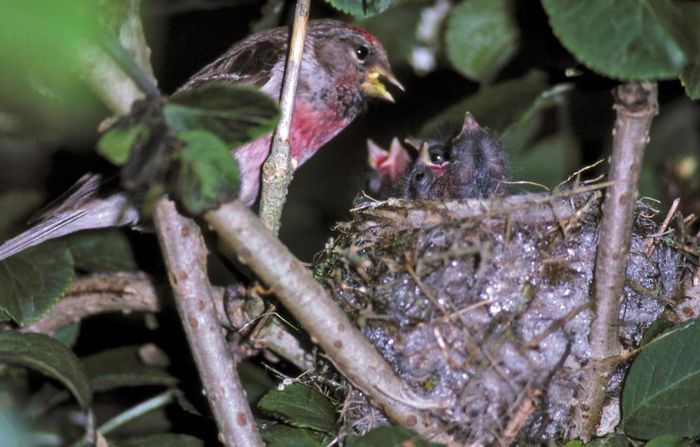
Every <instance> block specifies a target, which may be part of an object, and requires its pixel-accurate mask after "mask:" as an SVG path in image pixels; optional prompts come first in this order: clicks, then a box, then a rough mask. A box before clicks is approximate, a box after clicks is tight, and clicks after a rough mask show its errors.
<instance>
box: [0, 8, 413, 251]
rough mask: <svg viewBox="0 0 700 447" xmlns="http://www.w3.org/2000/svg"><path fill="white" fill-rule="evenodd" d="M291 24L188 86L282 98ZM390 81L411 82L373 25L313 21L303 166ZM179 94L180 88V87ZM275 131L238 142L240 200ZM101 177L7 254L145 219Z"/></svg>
mask: <svg viewBox="0 0 700 447" xmlns="http://www.w3.org/2000/svg"><path fill="white" fill-rule="evenodd" d="M288 33H289V30H288V28H287V27H280V28H273V29H269V30H266V31H262V32H259V33H255V34H253V35H251V36H249V37H247V38H246V39H244V40H242V41H240V42H238V43H236V44H234V45H233V46H232V47H231V48H230V49H229V50H228V51H227V52H226V53H224V54H223V55H222V56H221V57H219V58H218V59H216V60H215V61H214V62H212V63H211V64H209V65H207V66H206V67H204V68H203V69H201V70H200V71H199V72H198V73H196V74H195V75H194V76H192V77H191V78H190V79H189V80H188V81H187V82H186V83H185V84H184V85H183V86H182V87H181V88H180V91H184V90H191V89H194V88H197V87H198V86H200V85H202V84H205V83H207V82H210V81H218V82H231V83H245V84H251V85H254V86H256V87H257V88H259V89H260V91H262V92H264V93H267V94H269V95H270V96H272V97H274V98H275V99H277V98H279V95H280V92H281V89H282V80H283V76H284V67H285V62H286V56H287V52H288V35H289V34H288ZM385 81H388V82H389V83H391V84H393V85H395V86H396V87H398V88H399V89H403V87H402V86H401V84H400V83H399V82H398V81H397V80H396V78H395V77H394V75H393V74H392V72H391V69H390V67H389V61H388V58H387V55H386V52H385V50H384V48H383V46H382V44H381V43H380V42H379V40H378V39H377V38H376V37H375V36H373V35H372V34H370V33H369V32H367V31H365V30H363V29H361V28H358V27H356V26H354V25H350V24H346V23H343V22H339V21H337V20H312V21H310V22H309V26H308V29H307V35H306V42H305V47H304V53H303V57H302V63H301V69H300V73H299V84H298V87H297V92H296V97H295V103H294V111H293V118H292V125H291V132H290V145H291V155H292V157H293V159H294V161H295V166H296V167H299V166H301V165H302V164H303V163H304V162H305V161H307V160H308V159H309V158H310V157H311V156H312V155H313V154H314V153H316V151H317V150H318V149H320V148H321V146H323V145H324V144H325V143H326V142H328V141H329V140H330V139H332V138H333V137H334V136H335V135H337V134H338V132H340V131H341V130H343V129H344V128H345V127H346V126H347V125H348V124H350V123H351V122H352V121H353V120H354V119H355V118H356V117H357V116H358V115H359V114H360V113H361V112H362V111H363V109H364V108H365V106H366V103H367V100H368V98H370V97H375V98H379V99H382V100H385V101H393V97H392V95H391V94H390V93H389V91H388V90H387V88H386V85H385V84H384V82H385ZM176 94H177V93H176ZM270 142H271V135H266V136H263V137H260V138H258V139H257V140H254V141H252V142H250V143H248V144H246V145H244V146H241V147H239V148H236V149H233V150H232V152H233V154H234V156H235V157H236V159H237V160H238V165H239V169H240V175H241V189H240V193H239V199H240V200H241V201H242V202H243V203H245V204H246V205H252V204H253V203H254V202H255V200H256V198H257V195H258V190H259V187H260V171H261V168H262V164H263V163H264V161H265V159H266V158H267V156H268V155H269V152H270ZM99 183H100V181H99V177H96V176H92V177H90V176H87V177H84V178H83V179H81V181H80V182H79V184H78V185H76V187H74V189H73V191H72V192H71V194H70V195H69V196H68V198H67V199H66V200H65V201H64V202H62V203H61V204H60V205H59V206H58V207H56V208H54V209H51V210H49V211H48V212H47V213H44V215H43V216H44V217H43V218H42V219H43V220H41V221H40V222H38V223H37V224H36V225H35V226H34V227H32V228H30V229H29V230H27V231H26V232H25V233H22V234H20V235H19V236H16V237H15V238H13V239H10V240H9V241H7V242H5V243H4V244H3V245H1V246H0V260H1V259H4V258H7V257H8V256H12V255H13V254H15V253H18V252H20V251H22V250H24V249H26V248H29V247H32V246H34V245H37V244H39V243H41V242H44V241H46V240H49V239H53V238H56V237H60V236H63V235H66V234H70V233H74V232H76V231H80V230H86V229H95V228H105V227H111V226H120V225H137V224H138V221H139V216H138V211H137V209H136V207H135V206H134V204H133V203H132V202H131V200H130V198H129V197H128V196H127V195H126V193H123V192H120V193H115V194H108V195H106V196H104V195H103V196H99V194H97V192H98V191H99V189H100V188H99Z"/></svg>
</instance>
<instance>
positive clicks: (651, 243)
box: [645, 198, 681, 258]
mask: <svg viewBox="0 0 700 447" xmlns="http://www.w3.org/2000/svg"><path fill="white" fill-rule="evenodd" d="M680 203H681V199H680V198H676V200H674V201H673V203H672V204H671V208H669V210H668V213H666V217H664V221H663V222H662V223H661V226H660V227H659V230H658V231H657V232H656V233H654V234H652V235H650V236H649V240H648V241H647V243H646V250H645V252H646V255H647V258H648V257H650V256H651V255H652V254H653V253H654V247H655V243H656V239H658V238H660V237H661V236H664V235H665V234H666V228H668V224H670V223H671V219H673V216H674V215H675V214H676V210H677V209H678V205H680Z"/></svg>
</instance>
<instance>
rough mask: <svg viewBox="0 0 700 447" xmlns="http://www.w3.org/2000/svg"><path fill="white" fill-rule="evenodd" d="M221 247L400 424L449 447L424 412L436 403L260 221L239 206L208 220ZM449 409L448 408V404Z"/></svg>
mask: <svg viewBox="0 0 700 447" xmlns="http://www.w3.org/2000/svg"><path fill="white" fill-rule="evenodd" d="M204 218H205V220H206V221H207V223H208V224H209V225H210V226H211V227H212V228H213V229H214V231H216V233H217V234H218V235H219V237H220V238H221V240H222V242H223V243H224V244H225V245H226V246H227V247H230V248H231V249H232V251H233V252H235V253H236V254H237V255H238V261H240V262H243V263H245V264H246V265H248V266H249V267H250V268H251V269H252V270H253V271H254V272H255V274H256V275H257V276H258V277H259V278H260V279H261V280H262V281H263V282H264V283H266V284H267V285H268V286H270V287H271V289H272V291H273V292H274V293H275V295H276V296H277V297H278V298H279V299H280V301H281V302H282V303H283V304H284V306H285V308H286V309H287V310H289V311H290V312H291V313H292V315H294V317H295V318H296V319H297V320H298V321H299V322H300V323H301V324H302V326H303V327H304V329H305V330H306V331H307V332H308V333H309V335H310V336H311V339H312V341H314V343H317V344H318V345H319V346H321V347H322V348H323V349H324V350H325V352H326V353H327V354H328V356H329V358H330V359H331V360H332V361H333V363H334V364H335V365H336V366H337V367H338V369H339V370H340V371H341V372H342V373H343V375H345V377H347V378H348V380H350V381H351V382H352V383H353V384H354V385H355V386H356V387H357V388H359V389H360V390H362V391H363V392H364V393H365V394H366V395H367V396H369V397H370V399H371V400H372V402H373V403H374V404H375V405H376V406H377V407H379V408H381V409H382V410H384V412H385V413H386V414H387V415H388V416H389V418H390V419H391V420H392V421H393V422H394V423H396V424H399V425H401V426H403V427H407V428H409V429H412V430H414V431H416V432H418V433H420V434H422V435H424V436H426V437H428V438H432V440H434V441H438V442H445V443H450V442H451V441H452V440H451V438H450V437H449V436H448V435H446V434H445V433H444V432H443V430H444V428H443V427H440V426H439V425H438V422H437V421H436V420H434V419H430V417H429V416H427V415H425V414H423V412H421V411H420V408H436V407H437V406H438V405H437V404H436V403H434V402H430V401H425V400H424V399H421V398H420V397H418V396H416V395H415V394H414V393H413V392H412V390H410V388H408V387H407V386H406V384H404V383H403V381H402V380H401V379H400V378H399V377H398V376H397V375H396V374H395V373H394V371H393V370H392V369H391V367H390V366H389V364H388V363H387V362H386V360H384V358H383V357H382V356H381V355H380V354H379V352H377V350H376V349H375V348H374V346H372V345H371V344H370V343H369V341H368V340H367V339H366V338H365V337H364V336H363V335H362V333H361V332H360V331H359V330H358V329H357V328H356V327H355V325H354V324H353V323H352V322H350V320H349V319H348V317H347V315H345V313H344V312H343V311H342V310H341V309H340V307H339V306H338V305H337V303H335V301H333V299H332V298H331V297H330V295H329V294H328V291H326V290H325V289H324V288H323V286H321V285H320V284H319V283H318V282H316V281H315V280H314V278H313V276H312V275H311V273H310V272H309V271H308V270H307V269H306V267H305V266H304V265H303V264H302V263H301V261H299V260H298V259H296V258H295V257H294V256H293V255H292V254H291V253H290V252H289V250H288V249H287V247H285V246H284V245H283V244H282V242H280V241H279V239H277V238H276V237H275V236H274V235H273V234H272V233H271V232H270V231H268V230H266V229H265V228H263V227H262V226H261V224H260V221H259V220H258V218H257V217H256V216H255V214H253V213H252V212H251V211H250V210H249V209H248V208H246V207H245V206H244V205H243V204H241V203H240V202H232V203H228V204H226V205H223V206H221V207H220V208H219V209H217V210H215V211H209V212H208V213H206V214H205V215H204ZM445 405H447V404H445Z"/></svg>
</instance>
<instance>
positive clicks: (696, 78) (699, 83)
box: [681, 61, 700, 99]
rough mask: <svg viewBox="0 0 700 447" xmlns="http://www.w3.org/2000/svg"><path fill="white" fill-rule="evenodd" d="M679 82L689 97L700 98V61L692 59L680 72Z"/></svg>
mask: <svg viewBox="0 0 700 447" xmlns="http://www.w3.org/2000/svg"><path fill="white" fill-rule="evenodd" d="M681 83H682V84H683V87H685V93H686V94H687V95H688V96H690V98H691V99H700V61H693V62H691V63H689V64H688V66H687V67H685V69H684V70H683V73H681Z"/></svg>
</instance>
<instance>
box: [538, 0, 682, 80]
mask: <svg viewBox="0 0 700 447" xmlns="http://www.w3.org/2000/svg"><path fill="white" fill-rule="evenodd" d="M542 4H543V5H544V7H545V9H546V10H547V13H548V15H549V20H550V24H551V25H552V28H553V30H554V32H555V33H556V35H557V37H559V39H560V40H561V42H562V43H563V44H564V46H566V47H567V49H568V50H569V51H571V52H572V53H573V54H574V55H575V56H576V58H577V59H579V60H580V61H581V62H583V63H584V64H586V65H587V66H588V67H590V68H591V69H593V70H595V71H597V72H599V73H602V74H605V75H607V76H611V77H614V78H619V79H650V78H652V79H653V78H657V79H658V78H668V77H673V76H677V75H678V74H680V71H681V69H682V68H683V66H684V64H685V61H686V58H685V55H684V54H683V51H682V49H681V47H680V46H679V45H678V43H677V42H676V41H675V40H674V39H673V37H672V36H671V34H670V33H669V32H668V31H667V30H666V29H665V28H664V24H663V23H661V22H660V20H659V19H658V17H657V15H659V14H664V13H667V10H668V9H669V8H671V7H672V3H671V2H670V1H667V0H662V1H647V0H643V1H637V0H622V1H620V0H597V1H594V2H578V1H575V0H543V1H542Z"/></svg>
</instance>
